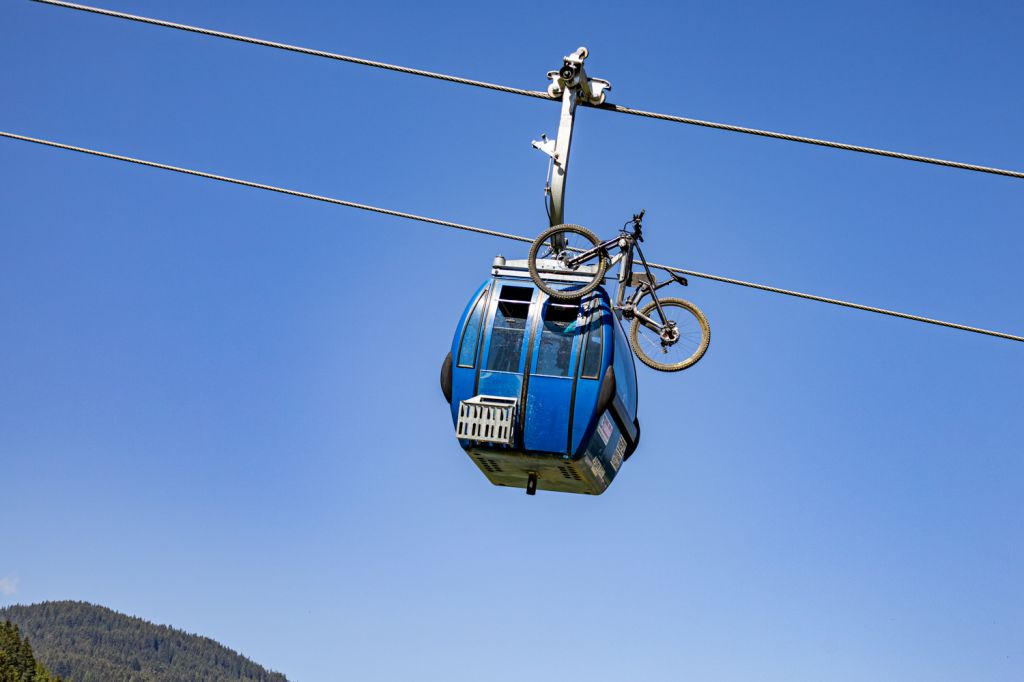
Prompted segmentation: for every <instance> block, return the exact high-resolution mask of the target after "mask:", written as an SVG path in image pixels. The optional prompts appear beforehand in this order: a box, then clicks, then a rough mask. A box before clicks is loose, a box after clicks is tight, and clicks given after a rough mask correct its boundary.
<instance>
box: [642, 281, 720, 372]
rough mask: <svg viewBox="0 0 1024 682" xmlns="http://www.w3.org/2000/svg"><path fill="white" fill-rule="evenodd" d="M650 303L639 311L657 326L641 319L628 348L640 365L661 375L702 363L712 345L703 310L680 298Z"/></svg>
mask: <svg viewBox="0 0 1024 682" xmlns="http://www.w3.org/2000/svg"><path fill="white" fill-rule="evenodd" d="M660 302H661V309H662V311H664V319H662V316H661V314H659V313H658V304H657V302H655V301H651V302H650V303H648V304H647V305H646V306H644V307H643V309H642V310H641V311H640V314H641V315H644V316H646V317H649V318H650V319H652V320H654V322H655V323H656V325H655V326H657V327H660V329H658V328H655V326H651V325H650V324H649V323H646V322H644V321H643V319H642V318H640V317H634V318H633V324H632V326H630V328H629V345H630V346H632V347H633V352H634V353H636V355H637V357H638V358H640V362H642V363H644V364H645V365H647V366H648V367H653V368H654V369H656V370H659V371H662V372H678V371H679V370H681V369H686V368H687V367H690V366H691V365H693V364H695V363H696V362H697V361H698V360H700V359H701V358H702V357H703V356H704V353H705V352H706V351H707V349H708V344H710V343H711V326H710V325H709V324H708V318H706V317H705V316H704V313H703V312H701V310H700V308H698V307H697V306H695V305H694V304H692V303H690V302H689V301H684V300H683V299H681V298H663V299H660Z"/></svg>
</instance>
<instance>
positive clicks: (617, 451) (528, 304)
mask: <svg viewBox="0 0 1024 682" xmlns="http://www.w3.org/2000/svg"><path fill="white" fill-rule="evenodd" d="M545 281H546V282H553V283H556V284H557V285H558V286H559V288H571V287H573V286H574V285H576V286H578V284H576V283H574V276H573V275H559V276H557V277H554V276H553V278H552V279H551V280H549V279H548V278H547V277H545ZM562 285H564V287H563V286H562ZM441 389H442V391H443V392H444V394H445V398H447V399H448V402H449V403H450V405H451V416H452V424H453V425H454V427H455V433H456V437H457V438H458V439H459V444H460V445H461V446H462V447H463V449H464V450H465V451H466V453H467V454H468V455H469V456H470V458H471V459H472V460H473V462H474V463H476V465H477V466H478V467H479V468H480V470H481V471H482V472H483V473H484V475H485V476H487V478H488V479H490V481H491V482H492V483H494V484H495V485H501V486H509V487H518V488H526V490H527V492H528V493H530V494H533V493H534V492H535V491H536V489H537V488H540V489H542V490H555V491H561V492H572V493H584V494H589V495H600V494H601V493H603V492H604V491H605V490H606V489H607V488H608V486H609V485H610V484H611V482H612V480H613V479H614V478H615V476H616V474H617V473H618V472H619V469H620V467H621V466H622V463H623V462H624V461H625V460H626V459H628V458H629V456H630V455H631V454H632V452H633V450H634V449H635V448H636V446H637V443H638V441H639V438H640V426H639V422H638V421H637V386H636V369H635V368H634V366H633V354H632V352H631V351H630V348H629V342H628V341H627V339H626V336H625V334H624V333H623V330H622V328H621V326H620V324H619V321H618V320H617V319H616V317H615V316H614V314H613V313H612V311H611V307H610V303H609V299H608V294H607V292H605V290H604V288H603V287H598V288H597V289H596V290H595V291H593V292H592V293H590V294H588V295H587V296H585V297H584V298H582V299H580V300H576V301H562V300H554V299H551V298H549V297H548V296H547V294H545V293H544V292H542V291H541V290H539V289H538V288H537V287H536V286H534V284H533V282H532V280H531V279H530V275H529V272H528V271H527V265H526V261H508V262H506V261H505V260H504V259H503V258H501V257H500V256H499V257H498V258H497V259H495V262H494V266H493V268H492V272H491V278H490V279H488V280H487V281H486V282H484V283H483V285H482V286H481V287H480V288H479V289H478V290H477V292H476V293H475V294H474V295H473V298H472V300H470V302H469V305H467V306H466V310H465V312H463V314H462V317H461V318H460V319H459V324H458V327H457V328H456V330H455V337H454V339H453V340H452V348H451V352H450V353H449V354H448V356H447V357H446V358H445V361H444V364H443V366H442V370H441Z"/></svg>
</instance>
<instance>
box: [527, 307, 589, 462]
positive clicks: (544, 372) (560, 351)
mask: <svg viewBox="0 0 1024 682" xmlns="http://www.w3.org/2000/svg"><path fill="white" fill-rule="evenodd" d="M537 307H538V308H540V311H539V312H540V316H541V317H540V319H539V320H538V323H537V330H536V333H535V337H536V338H535V339H534V340H533V348H532V351H533V352H532V354H531V358H530V372H529V374H528V376H527V379H526V381H527V384H526V404H525V411H526V419H525V428H524V442H525V446H526V449H527V450H530V451H536V452H551V453H558V454H563V455H564V454H571V453H570V452H569V449H570V434H571V433H572V419H573V409H572V407H573V393H574V389H575V384H576V366H577V363H578V360H577V356H578V354H579V347H580V344H579V338H580V336H581V332H582V331H583V327H584V326H585V325H583V324H581V323H580V320H579V310H580V306H579V303H577V302H570V301H557V300H553V299H548V300H547V301H546V302H545V303H544V304H543V305H540V306H537Z"/></svg>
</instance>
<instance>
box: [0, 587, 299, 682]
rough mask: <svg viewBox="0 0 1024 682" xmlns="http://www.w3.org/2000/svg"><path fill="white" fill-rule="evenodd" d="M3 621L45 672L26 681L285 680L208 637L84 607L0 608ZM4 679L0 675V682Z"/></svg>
mask: <svg viewBox="0 0 1024 682" xmlns="http://www.w3.org/2000/svg"><path fill="white" fill-rule="evenodd" d="M5 621H10V622H11V623H12V624H13V625H16V626H17V628H18V630H20V634H21V635H22V636H23V637H25V638H27V640H28V641H29V642H31V647H30V648H29V655H31V654H32V653H33V652H34V655H35V660H36V661H41V662H42V664H44V665H45V668H46V669H48V672H47V671H46V670H45V669H44V670H43V672H44V673H45V674H46V675H47V676H46V677H39V676H38V675H37V677H35V678H33V677H26V678H24V680H25V682H37V680H38V681H39V682H49V680H51V679H52V678H51V677H49V674H50V673H52V674H53V675H54V676H57V675H59V676H60V677H62V678H64V680H66V681H67V682H186V681H187V682H192V681H193V680H195V681H201V682H228V681H229V680H230V681H235V680H244V681H247V682H250V681H251V682H288V680H287V678H285V676H284V675H282V674H280V673H275V672H270V671H268V670H266V669H265V668H263V667H261V666H259V665H257V664H256V663H253V662H252V661H250V660H249V659H248V658H246V657H245V656H242V655H241V654H239V653H237V652H235V651H232V650H231V649H228V648H227V647H225V646H223V645H222V644H218V643H217V642H215V641H213V640H212V639H209V638H208V637H200V636H198V635H192V634H189V633H187V632H183V631H181V630H176V629H174V628H170V627H167V626H166V625H155V624H153V623H150V622H149V621H146V620H143V619H141V618H135V617H133V616H126V615H124V614H122V613H117V612H116V611H112V610H110V609H108V608H104V607H102V606H96V605H94V604H88V603H86V602H74V601H57V602H43V603H41V604H33V605H31V606H9V607H7V608H2V609H0V623H3V622H5ZM12 629H13V626H12ZM8 639H10V637H8ZM25 646H26V647H28V644H27V643H26V644H25ZM20 656H21V658H20V659H19V661H20V662H21V663H20V664H21V665H22V666H24V665H25V664H26V661H27V659H25V656H24V653H22V654H20ZM0 660H3V659H0ZM34 664H35V661H33V665H34ZM10 679H12V680H15V681H16V682H22V678H17V677H13V678H10ZM7 680H8V678H6V677H3V676H2V674H0V682H7Z"/></svg>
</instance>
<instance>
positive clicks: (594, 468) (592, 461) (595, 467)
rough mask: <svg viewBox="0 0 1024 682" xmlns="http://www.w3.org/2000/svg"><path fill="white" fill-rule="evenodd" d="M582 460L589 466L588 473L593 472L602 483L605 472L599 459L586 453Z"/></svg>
mask: <svg viewBox="0 0 1024 682" xmlns="http://www.w3.org/2000/svg"><path fill="white" fill-rule="evenodd" d="M584 461H585V462H586V464H587V465H588V466H589V467H590V473H592V474H594V476H596V477H597V478H598V479H600V481H601V482H602V483H604V482H605V477H606V474H605V472H604V467H603V466H602V465H601V460H599V459H597V458H596V457H591V456H590V455H587V458H586V459H585V460H584Z"/></svg>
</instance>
